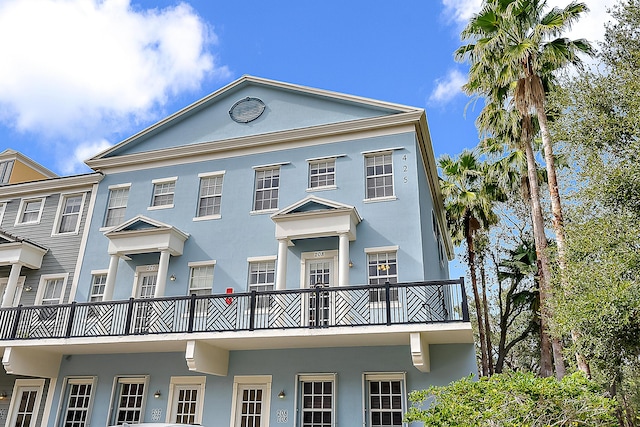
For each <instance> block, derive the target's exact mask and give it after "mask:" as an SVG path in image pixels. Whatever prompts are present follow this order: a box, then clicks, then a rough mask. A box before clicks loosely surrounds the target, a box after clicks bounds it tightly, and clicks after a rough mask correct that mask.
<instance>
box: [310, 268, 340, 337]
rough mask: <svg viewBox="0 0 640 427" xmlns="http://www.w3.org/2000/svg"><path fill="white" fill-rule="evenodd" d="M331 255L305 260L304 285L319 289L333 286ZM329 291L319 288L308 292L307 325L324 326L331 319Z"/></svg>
mask: <svg viewBox="0 0 640 427" xmlns="http://www.w3.org/2000/svg"><path fill="white" fill-rule="evenodd" d="M333 275H334V271H333V257H331V258H313V259H308V260H307V262H306V283H305V285H306V287H307V288H309V289H321V288H326V287H330V286H333V281H334V277H333ZM329 294H330V293H329V292H327V291H322V290H320V291H319V292H313V293H310V294H309V304H308V319H309V326H326V325H328V324H329V323H330V319H331V311H332V310H331V298H330V295H329Z"/></svg>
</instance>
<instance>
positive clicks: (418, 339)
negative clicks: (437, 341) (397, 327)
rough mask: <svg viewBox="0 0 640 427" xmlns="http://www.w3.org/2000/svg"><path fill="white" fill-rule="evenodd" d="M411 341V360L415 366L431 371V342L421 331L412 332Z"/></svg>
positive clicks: (424, 370)
mask: <svg viewBox="0 0 640 427" xmlns="http://www.w3.org/2000/svg"><path fill="white" fill-rule="evenodd" d="M410 341H411V360H412V361H413V366H415V367H416V369H417V370H419V371H421V372H429V371H431V361H430V359H429V343H428V342H427V340H426V339H425V337H424V336H423V335H422V334H421V333H420V332H412V333H411V336H410Z"/></svg>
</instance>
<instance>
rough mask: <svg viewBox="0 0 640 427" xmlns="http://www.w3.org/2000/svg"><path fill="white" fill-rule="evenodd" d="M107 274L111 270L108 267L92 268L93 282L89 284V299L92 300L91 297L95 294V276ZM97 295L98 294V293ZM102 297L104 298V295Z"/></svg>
mask: <svg viewBox="0 0 640 427" xmlns="http://www.w3.org/2000/svg"><path fill="white" fill-rule="evenodd" d="M105 274H109V270H108V269H107V270H91V284H90V285H89V299H88V300H89V301H91V297H93V296H94V294H93V284H94V283H93V278H94V277H95V276H102V275H105ZM96 296H97V294H96ZM102 297H103V298H104V295H103V296H102Z"/></svg>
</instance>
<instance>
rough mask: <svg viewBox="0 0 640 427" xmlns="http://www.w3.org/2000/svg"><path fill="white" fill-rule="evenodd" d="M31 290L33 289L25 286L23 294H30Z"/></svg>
mask: <svg viewBox="0 0 640 427" xmlns="http://www.w3.org/2000/svg"><path fill="white" fill-rule="evenodd" d="M32 290H33V288H32V287H31V286H25V287H24V291H25V292H31V291H32Z"/></svg>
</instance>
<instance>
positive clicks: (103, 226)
mask: <svg viewBox="0 0 640 427" xmlns="http://www.w3.org/2000/svg"><path fill="white" fill-rule="evenodd" d="M121 188H128V189H129V195H131V183H130V182H127V183H124V184H114V185H110V186H109V187H107V190H109V191H108V192H107V204H106V206H105V208H104V209H105V210H104V218H103V219H102V226H101V227H100V228H99V229H98V231H108V230H112V229H114V228H115V227H117V226H118V225H119V224H117V225H111V226H106V225H104V223H105V221H106V220H107V215H108V214H109V197H111V190H119V189H121ZM127 204H129V199H128V198H127ZM125 209H126V206H125Z"/></svg>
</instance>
